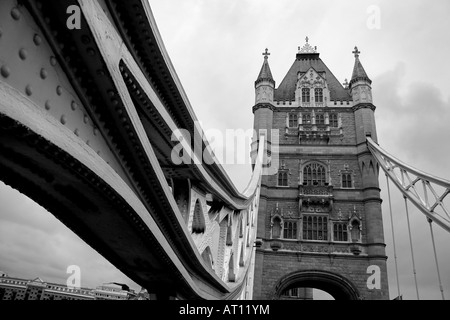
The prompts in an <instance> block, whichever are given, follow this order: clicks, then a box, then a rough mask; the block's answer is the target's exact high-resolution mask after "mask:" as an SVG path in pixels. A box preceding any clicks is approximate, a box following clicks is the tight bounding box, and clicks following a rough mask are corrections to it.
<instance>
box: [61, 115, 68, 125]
mask: <svg viewBox="0 0 450 320" xmlns="http://www.w3.org/2000/svg"><path fill="white" fill-rule="evenodd" d="M61 123H62V124H66V123H67V117H66V116H65V115H62V116H61Z"/></svg>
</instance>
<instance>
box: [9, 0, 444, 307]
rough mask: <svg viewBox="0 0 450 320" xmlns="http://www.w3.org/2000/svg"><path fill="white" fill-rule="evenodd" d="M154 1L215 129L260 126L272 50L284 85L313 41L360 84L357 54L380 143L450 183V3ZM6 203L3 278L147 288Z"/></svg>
mask: <svg viewBox="0 0 450 320" xmlns="http://www.w3.org/2000/svg"><path fill="white" fill-rule="evenodd" d="M430 3H432V4H433V5H430ZM150 4H151V6H152V10H153V14H154V16H155V18H156V21H157V24H158V27H159V30H160V33H161V35H162V38H163V40H164V43H165V46H166V49H167V51H168V53H169V56H170V57H171V60H172V63H173V65H174V67H175V70H176V72H177V74H178V76H179V78H180V80H181V83H182V84H183V87H184V90H185V91H186V93H187V96H188V98H189V100H190V103H191V105H192V106H193V108H194V110H195V113H196V115H197V117H198V119H199V120H200V121H201V122H202V126H203V128H204V129H205V130H206V131H207V130H210V129H219V130H222V131H225V130H226V129H245V130H246V129H249V128H252V127H253V114H252V106H253V104H254V81H255V80H256V77H257V75H258V73H259V70H260V68H261V65H262V62H263V56H262V55H261V54H262V52H263V51H264V49H265V48H268V49H269V52H270V53H271V55H270V58H269V63H270V67H271V70H272V74H273V77H274V79H275V81H276V85H277V86H278V85H279V84H280V82H281V81H282V79H283V77H284V76H285V74H286V73H287V71H288V70H289V68H290V66H291V65H292V63H293V62H294V59H295V54H296V53H297V47H298V46H302V45H303V44H304V42H305V40H304V39H305V37H306V36H308V37H309V39H310V40H309V42H310V44H311V45H313V46H317V47H318V52H319V53H320V57H321V58H322V60H323V61H324V62H325V64H326V65H327V66H328V68H329V69H330V70H331V71H332V72H333V74H334V75H335V76H336V77H337V78H338V80H340V81H341V82H344V80H345V79H346V78H347V79H348V80H350V77H351V73H352V70H353V64H354V56H353V54H352V51H353V48H354V47H355V45H356V46H358V48H359V50H360V51H361V55H360V59H361V62H362V64H363V66H364V68H365V70H366V72H367V73H368V75H369V77H370V78H371V79H372V80H373V98H374V104H375V105H376V106H377V110H376V113H375V114H376V121H377V128H378V140H379V143H380V145H381V146H382V147H383V148H384V149H385V150H387V151H389V152H391V153H392V154H393V155H395V156H396V157H397V158H399V159H401V160H403V161H405V162H407V163H408V164H410V165H412V166H414V167H417V168H419V169H421V170H422V171H425V172H429V173H432V174H434V175H437V176H440V177H442V178H446V179H449V180H450V148H449V139H450V126H449V125H448V123H449V121H450V86H449V83H450V64H449V63H448V61H447V59H448V57H449V56H450V43H449V41H448V32H449V30H450V21H449V19H448V14H449V13H450V2H449V1H447V0H434V1H432V2H431V1H425V0H423V1H418V0H408V1H406V0H404V1H395V2H394V1H361V0H358V1H356V0H353V1H350V0H348V1H331V0H322V1H320V0H319V1H299V0H280V1H268V0H170V1H167V0H152V1H150ZM377 12H379V13H380V17H379V19H378V17H376V16H375V15H376V14H377ZM378 22H379V23H378ZM225 168H226V170H227V172H228V173H229V175H230V177H231V178H232V179H233V181H234V182H235V184H236V185H237V186H238V188H239V189H241V190H242V189H243V188H244V187H245V185H246V184H247V182H248V179H249V177H250V168H249V166H247V165H234V166H225ZM380 182H381V183H380V185H381V188H382V189H383V191H382V197H383V199H384V203H383V217H384V224H385V240H386V243H387V254H388V256H389V259H388V272H389V285H390V296H391V298H394V297H396V296H397V286H396V278H395V268H394V254H393V245H392V244H393V241H392V233H391V227H390V218H389V209H388V201H387V193H386V191H385V190H386V184H385V177H384V175H383V174H382V175H380ZM391 189H393V186H392V184H391ZM392 196H393V200H392V201H393V209H394V210H393V212H394V226H395V234H396V238H395V240H396V245H397V261H398V265H399V270H400V287H401V294H403V296H404V298H405V299H415V298H416V295H415V288H414V280H413V279H414V278H413V271H412V267H411V255H410V249H409V239H408V235H407V226H406V224H405V213H404V205H403V199H402V197H401V196H400V195H399V193H398V192H395V191H394V192H393V194H392ZM0 203H1V206H0V210H1V215H0V270H2V271H5V272H6V273H9V274H10V275H16V276H18V277H23V278H33V277H37V276H40V277H41V278H43V279H44V280H47V281H54V282H59V283H64V282H65V279H66V278H67V274H66V273H65V272H66V268H67V266H69V265H72V264H75V265H79V266H80V267H81V271H82V286H87V287H95V286H97V285H99V284H101V283H103V282H109V281H116V282H117V281H122V282H126V283H128V284H130V285H131V286H132V287H135V288H138V287H139V286H138V285H136V284H134V283H132V282H131V280H129V279H128V278H127V277H125V276H124V275H123V274H121V273H120V272H119V271H117V270H116V269H115V268H114V267H113V266H111V264H110V263H109V262H107V261H105V260H104V259H103V258H102V257H101V256H99V255H98V254H97V253H96V252H95V251H94V250H92V249H91V248H90V247H89V246H88V245H86V244H84V243H83V242H82V241H81V240H79V238H78V237H77V236H76V235H74V234H72V233H71V231H69V230H68V229H67V228H66V227H64V226H63V225H62V224H61V223H60V222H59V221H58V220H56V219H55V218H54V217H53V216H52V215H51V214H49V213H48V212H46V211H45V210H44V209H42V208H40V207H39V206H37V205H36V204H34V203H33V202H32V201H31V200H28V199H27V198H25V197H24V196H21V195H20V194H19V193H18V192H17V191H14V190H12V189H10V188H9V187H6V186H4V185H3V184H2V183H0ZM409 208H410V213H411V219H412V235H413V241H414V244H415V252H414V254H415V257H416V269H417V277H418V282H419V287H420V288H419V289H420V295H421V299H440V292H439V287H438V280H437V275H436V271H435V270H436V266H435V264H434V257H433V255H432V244H431V238H430V233H429V227H428V224H427V223H426V219H425V217H424V216H423V215H422V214H420V213H419V212H418V210H416V209H415V208H413V207H412V205H409ZM434 232H435V235H436V243H437V250H438V254H439V262H440V264H439V267H440V271H441V279H442V282H443V286H444V290H445V295H446V298H447V299H450V277H449V276H448V275H449V274H450V254H449V253H448V249H447V247H446V243H448V240H449V239H450V236H449V234H448V233H446V232H444V231H442V230H441V229H440V228H439V227H438V226H434Z"/></svg>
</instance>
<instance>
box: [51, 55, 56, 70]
mask: <svg viewBox="0 0 450 320" xmlns="http://www.w3.org/2000/svg"><path fill="white" fill-rule="evenodd" d="M56 63H57V61H56V58H55V57H53V56H51V57H50V64H51V65H52V66H53V67H54V66H56Z"/></svg>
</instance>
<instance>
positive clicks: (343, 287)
mask: <svg viewBox="0 0 450 320" xmlns="http://www.w3.org/2000/svg"><path fill="white" fill-rule="evenodd" d="M313 289H316V290H313ZM314 295H315V296H316V297H317V298H319V299H328V300H329V299H330V296H331V297H332V298H333V299H334V300H359V299H360V294H359V292H358V289H357V288H356V287H355V286H354V284H353V283H352V282H351V281H349V280H348V279H346V278H345V277H343V276H341V275H339V274H336V273H332V272H328V271H321V270H305V271H297V272H293V273H291V274H288V275H286V276H284V277H283V278H281V279H280V280H279V281H278V283H277V285H276V286H275V292H274V294H273V298H274V299H303V300H313V299H314Z"/></svg>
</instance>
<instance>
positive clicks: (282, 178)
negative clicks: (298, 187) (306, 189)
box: [278, 171, 288, 187]
mask: <svg viewBox="0 0 450 320" xmlns="http://www.w3.org/2000/svg"><path fill="white" fill-rule="evenodd" d="M278 186H280V187H287V186H288V174H287V172H286V171H281V172H279V173H278Z"/></svg>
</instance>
